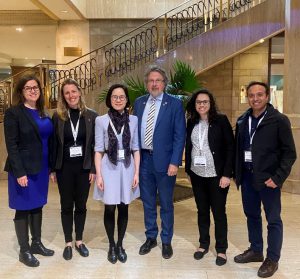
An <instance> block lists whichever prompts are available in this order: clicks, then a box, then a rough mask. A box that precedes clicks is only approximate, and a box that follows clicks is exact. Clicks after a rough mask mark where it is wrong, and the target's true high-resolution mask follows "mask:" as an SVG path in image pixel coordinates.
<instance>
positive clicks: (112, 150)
mask: <svg viewBox="0 0 300 279" xmlns="http://www.w3.org/2000/svg"><path fill="white" fill-rule="evenodd" d="M108 116H109V117H110V119H111V121H112V123H113V124H114V126H115V129H116V131H117V133H118V134H120V133H121V129H122V127H123V125H125V126H124V131H123V135H122V143H123V149H124V153H125V162H124V163H125V167H126V168H127V167H129V165H130V159H131V151H130V129H129V113H128V111H127V110H124V113H122V114H120V113H119V112H117V111H116V110H114V109H110V110H109V111H108ZM107 132H108V150H107V155H108V158H109V160H110V161H111V162H112V163H113V164H114V165H117V163H118V139H117V137H116V135H115V133H114V131H113V129H112V127H111V125H110V123H109V125H108V129H107Z"/></svg>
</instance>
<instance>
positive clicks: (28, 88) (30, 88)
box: [24, 86, 40, 92]
mask: <svg viewBox="0 0 300 279" xmlns="http://www.w3.org/2000/svg"><path fill="white" fill-rule="evenodd" d="M24 90H25V91H26V92H31V90H33V91H34V92H37V91H39V90H40V88H39V87H38V86H32V87H31V86H25V87H24Z"/></svg>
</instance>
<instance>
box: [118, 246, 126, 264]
mask: <svg viewBox="0 0 300 279" xmlns="http://www.w3.org/2000/svg"><path fill="white" fill-rule="evenodd" d="M117 253H118V260H119V261H120V262H121V263H125V262H126V261H127V254H126V252H125V250H124V249H123V247H122V246H118V247H117Z"/></svg>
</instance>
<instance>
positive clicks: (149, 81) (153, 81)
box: [147, 79, 164, 84]
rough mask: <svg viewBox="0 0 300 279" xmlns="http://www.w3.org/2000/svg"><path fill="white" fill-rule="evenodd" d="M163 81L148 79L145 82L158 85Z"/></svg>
mask: <svg viewBox="0 0 300 279" xmlns="http://www.w3.org/2000/svg"><path fill="white" fill-rule="evenodd" d="M163 81H164V80H163V79H155V80H154V79H149V80H148V81H147V82H148V83H152V84H153V83H155V84H158V83H161V82H163Z"/></svg>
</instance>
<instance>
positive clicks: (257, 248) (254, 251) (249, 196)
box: [234, 81, 296, 278]
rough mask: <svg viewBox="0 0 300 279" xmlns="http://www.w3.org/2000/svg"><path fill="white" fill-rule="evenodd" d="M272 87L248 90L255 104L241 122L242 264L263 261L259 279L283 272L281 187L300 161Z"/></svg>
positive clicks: (258, 84) (238, 153)
mask: <svg viewBox="0 0 300 279" xmlns="http://www.w3.org/2000/svg"><path fill="white" fill-rule="evenodd" d="M269 94H270V90H269V87H268V85H267V84H265V83H262V82H256V81H255V82H251V83H250V84H249V85H248V86H247V98H248V103H249V105H250V107H251V108H250V109H248V110H247V111H246V112H245V113H244V114H243V115H242V116H240V117H239V118H238V120H237V123H236V136H235V137H236V161H235V180H236V185H237V187H238V188H239V186H241V190H242V201H243V208H244V213H245V215H246V217H247V226H248V238H249V242H250V248H249V249H248V250H246V251H245V252H243V253H242V254H240V255H237V256H236V257H234V261H235V262H236V263H248V262H263V264H262V265H261V266H260V268H259V270H258V273H257V275H258V276H259V277H263V278H266V277H270V276H272V275H273V274H274V273H275V272H276V270H277V269H278V261H279V258H280V251H281V246H282V239H283V226H282V220H281V217H280V212H281V201H280V197H281V187H282V185H283V183H284V181H285V180H286V178H287V177H288V175H289V174H290V171H291V168H292V165H293V163H294V162H295V160H296V149H295V144H294V140H293V135H292V131H291V124H290V121H289V119H288V118H287V117H286V116H285V115H283V114H282V113H280V112H279V111H277V110H276V109H274V107H273V106H272V105H271V104H269ZM261 203H262V204H263V208H264V211H265V215H266V219H267V222H268V227H267V229H268V234H267V242H268V248H267V255H266V258H265V260H264V256H263V237H262V219H261Z"/></svg>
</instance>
